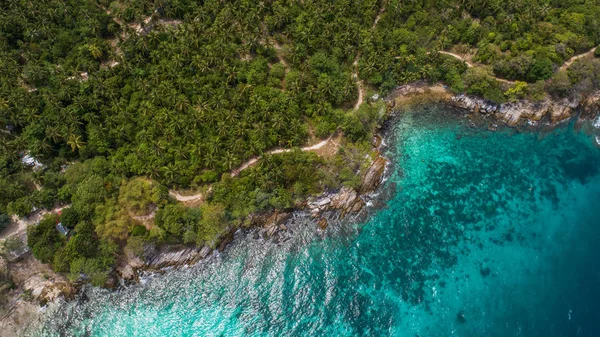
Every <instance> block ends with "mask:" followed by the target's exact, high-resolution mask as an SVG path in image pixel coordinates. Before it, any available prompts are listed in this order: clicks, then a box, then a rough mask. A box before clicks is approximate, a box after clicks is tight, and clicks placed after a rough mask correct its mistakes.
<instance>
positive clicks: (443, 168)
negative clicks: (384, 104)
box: [38, 107, 600, 337]
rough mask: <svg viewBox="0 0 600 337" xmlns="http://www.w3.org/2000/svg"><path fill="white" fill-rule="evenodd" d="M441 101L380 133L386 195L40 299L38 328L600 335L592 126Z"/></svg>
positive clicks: (598, 186) (145, 332)
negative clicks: (532, 123) (489, 121)
mask: <svg viewBox="0 0 600 337" xmlns="http://www.w3.org/2000/svg"><path fill="white" fill-rule="evenodd" d="M440 109H441V108H436V107H430V108H427V109H423V110H419V111H414V112H413V113H410V114H409V113H405V114H403V115H402V117H399V120H398V121H397V122H396V123H395V126H394V127H393V128H392V130H390V131H389V133H390V139H388V143H389V144H391V145H390V147H389V149H388V156H389V157H390V158H391V159H392V162H393V165H392V167H391V174H390V177H389V179H388V180H387V181H386V183H385V186H384V187H383V190H384V191H385V192H386V193H382V195H387V196H388V197H387V198H388V200H385V201H386V206H385V207H383V208H382V209H380V210H378V211H376V212H374V214H373V215H372V216H371V217H370V218H369V220H368V221H367V222H366V223H353V222H352V221H349V220H345V221H332V222H331V224H330V227H329V228H328V229H327V232H326V233H325V235H320V234H317V230H316V225H315V224H314V223H313V222H312V221H311V220H310V219H308V218H306V217H304V216H301V215H298V216H296V217H295V218H294V219H293V220H292V221H291V223H290V228H292V231H293V232H294V235H293V239H292V240H290V241H289V242H287V243H284V244H281V245H276V244H273V243H270V242H263V241H259V240H254V239H252V238H251V237H250V236H248V237H242V236H245V235H243V234H241V233H240V234H238V236H239V238H238V239H237V240H236V241H235V242H234V244H232V245H230V247H228V248H227V250H226V251H225V252H224V253H222V254H220V255H215V256H213V257H212V258H211V259H210V260H209V261H206V262H203V263H201V264H199V265H198V266H195V267H192V268H188V269H186V270H181V271H173V272H170V273H168V274H167V275H164V276H160V277H156V278H152V279H149V280H147V282H145V284H144V285H138V286H133V287H130V288H128V289H126V290H123V291H121V292H118V293H110V292H106V291H102V290H97V289H91V290H89V291H88V292H87V300H85V301H80V303H76V302H73V303H70V304H66V305H63V306H60V307H56V308H53V309H51V310H49V315H50V317H49V319H48V320H47V322H46V324H45V326H44V327H43V329H42V331H41V332H38V334H42V335H48V336H51V335H60V336H66V335H72V336H241V335H250V336H388V335H389V336H411V337H414V336H597V335H599V334H600V320H599V319H598V318H599V317H600V290H599V289H598V285H600V262H599V260H598V259H597V257H598V251H599V249H600V248H598V243H600V226H599V225H600V221H599V220H598V219H600V202H599V200H600V171H599V169H600V151H599V150H598V149H597V148H596V147H595V146H594V143H593V142H594V136H593V135H584V134H580V133H576V132H574V131H573V129H572V128H570V127H564V128H561V129H559V130H555V131H554V132H552V133H550V134H547V135H544V136H542V135H540V134H537V133H514V132H511V131H500V132H489V131H487V130H480V129H474V128H470V127H468V126H467V125H466V124H467V123H465V122H464V121H460V119H457V118H453V117H448V116H447V114H448V113H449V112H448V111H439V110H440Z"/></svg>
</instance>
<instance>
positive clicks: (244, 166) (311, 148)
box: [231, 135, 333, 177]
mask: <svg viewBox="0 0 600 337" xmlns="http://www.w3.org/2000/svg"><path fill="white" fill-rule="evenodd" d="M332 138H333V135H331V136H329V138H327V139H325V140H324V141H322V142H320V143H317V144H315V145H311V146H306V147H303V148H301V149H300V150H301V151H315V150H318V149H320V148H322V147H323V146H325V145H327V143H329V141H331V139H332ZM291 151H292V149H282V148H279V149H275V150H271V151H268V152H265V154H267V155H269V154H278V153H286V152H291ZM260 158H261V156H258V157H254V158H251V159H249V160H248V161H247V162H245V163H243V164H242V165H241V166H240V167H238V168H237V169H235V170H233V171H231V176H232V177H235V176H237V175H238V174H240V172H242V171H243V170H245V169H247V168H248V167H250V166H252V165H254V164H256V162H258V160H259V159H260Z"/></svg>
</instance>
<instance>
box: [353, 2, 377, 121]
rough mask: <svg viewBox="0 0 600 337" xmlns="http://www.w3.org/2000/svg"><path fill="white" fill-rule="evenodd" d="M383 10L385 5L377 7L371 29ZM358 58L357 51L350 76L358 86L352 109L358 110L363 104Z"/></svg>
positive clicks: (363, 95)
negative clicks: (356, 97) (377, 10)
mask: <svg viewBox="0 0 600 337" xmlns="http://www.w3.org/2000/svg"><path fill="white" fill-rule="evenodd" d="M383 12H385V5H384V6H383V7H381V8H380V9H379V12H378V13H377V16H376V17H375V20H374V21H373V25H371V31H373V30H375V27H377V23H378V22H379V19H381V15H383ZM359 58H360V52H359V53H358V55H356V58H354V62H352V67H353V68H354V69H353V72H352V78H353V79H354V81H355V82H356V86H357V87H358V99H357V100H356V104H354V110H358V108H359V107H360V106H361V105H362V104H363V102H364V97H365V87H364V85H363V81H362V80H359V79H358V59H359Z"/></svg>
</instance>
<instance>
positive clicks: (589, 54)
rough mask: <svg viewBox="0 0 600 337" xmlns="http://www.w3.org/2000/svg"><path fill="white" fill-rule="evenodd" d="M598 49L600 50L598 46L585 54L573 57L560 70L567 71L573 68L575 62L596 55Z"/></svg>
mask: <svg viewBox="0 0 600 337" xmlns="http://www.w3.org/2000/svg"><path fill="white" fill-rule="evenodd" d="M596 48H598V46H596V47H594V48H592V49H590V50H589V51H587V52H585V53H583V54H579V55H575V56H573V57H571V58H570V59H568V60H566V61H565V63H564V64H563V65H562V66H561V67H560V68H559V70H566V69H567V68H569V67H570V66H571V64H573V62H575V61H577V60H579V59H582V58H584V57H588V56H591V55H593V54H594V52H595V51H596Z"/></svg>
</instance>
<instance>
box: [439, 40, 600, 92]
mask: <svg viewBox="0 0 600 337" xmlns="http://www.w3.org/2000/svg"><path fill="white" fill-rule="evenodd" d="M596 48H598V47H594V48H592V49H590V50H589V51H587V52H585V53H583V54H579V55H575V56H573V57H571V58H570V59H568V60H566V61H565V63H563V65H562V66H560V68H559V70H566V69H567V68H569V67H570V66H571V65H572V64H573V62H575V61H577V60H579V59H582V58H585V57H588V56H591V55H593V54H594V52H595V51H596ZM439 53H440V54H444V55H448V56H452V57H454V58H456V59H458V60H461V61H463V62H465V64H466V65H467V67H469V68H473V67H474V66H475V65H474V64H473V63H471V62H469V60H467V58H466V57H464V56H461V55H459V54H455V53H452V52H449V51H443V50H440V51H439ZM494 78H495V79H496V81H498V82H502V83H507V84H511V85H512V84H515V81H511V80H507V79H504V78H500V77H494Z"/></svg>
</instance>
